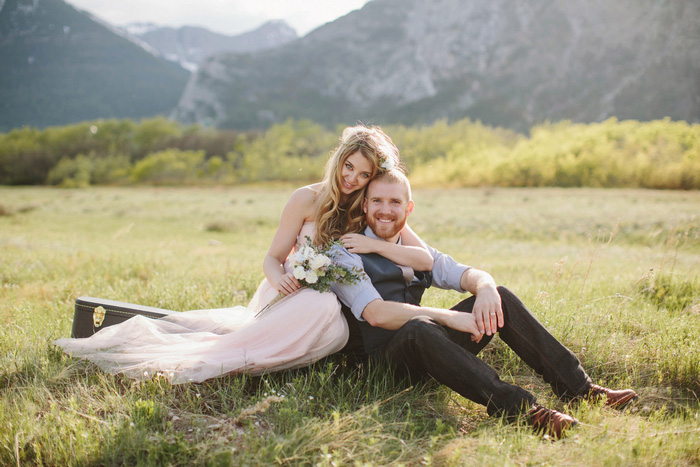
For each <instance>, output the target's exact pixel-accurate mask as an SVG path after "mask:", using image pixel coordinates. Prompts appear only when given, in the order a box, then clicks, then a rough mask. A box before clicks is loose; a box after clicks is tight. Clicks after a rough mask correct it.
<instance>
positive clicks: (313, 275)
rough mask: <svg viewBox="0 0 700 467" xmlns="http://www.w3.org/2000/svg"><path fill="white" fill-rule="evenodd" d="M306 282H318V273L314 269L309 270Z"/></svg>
mask: <svg viewBox="0 0 700 467" xmlns="http://www.w3.org/2000/svg"><path fill="white" fill-rule="evenodd" d="M306 282H308V283H309V284H315V283H316V282H318V275H317V274H316V273H315V272H314V271H309V272H307V273H306Z"/></svg>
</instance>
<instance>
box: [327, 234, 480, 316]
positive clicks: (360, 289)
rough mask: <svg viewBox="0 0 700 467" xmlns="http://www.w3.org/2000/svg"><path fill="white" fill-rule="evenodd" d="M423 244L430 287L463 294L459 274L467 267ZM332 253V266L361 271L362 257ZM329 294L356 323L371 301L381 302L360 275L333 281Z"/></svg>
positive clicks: (340, 249) (338, 249) (366, 278)
mask: <svg viewBox="0 0 700 467" xmlns="http://www.w3.org/2000/svg"><path fill="white" fill-rule="evenodd" d="M366 233H367V236H370V237H373V238H378V237H376V236H375V235H374V232H372V231H371V230H370V229H369V227H368V228H367V231H366ZM423 245H424V246H425V247H426V248H427V249H428V251H429V252H430V254H431V255H432V256H433V270H432V271H431V272H432V276H433V281H432V285H434V286H435V287H438V288H441V289H448V290H456V291H458V292H460V293H464V292H465V290H463V289H462V286H461V281H462V274H464V272H465V271H467V270H469V269H470V268H471V266H466V265H464V264H461V263H458V262H457V261H455V260H454V258H452V257H451V256H449V255H446V254H444V253H441V252H439V251H438V250H436V249H435V248H433V247H431V246H428V245H426V244H425V243H423ZM332 253H333V256H334V261H335V262H336V264H338V265H340V266H343V267H346V268H348V269H349V270H353V269H355V270H360V271H363V272H364V265H363V263H362V258H361V257H360V256H359V255H357V254H355V253H350V252H349V251H347V250H346V249H345V248H343V247H340V246H338V247H336V248H334V249H333V251H332ZM331 291H332V292H333V293H334V294H335V295H336V296H337V297H338V299H339V300H340V301H341V302H342V303H343V304H345V305H346V306H347V307H349V308H350V310H351V311H352V314H353V315H355V317H356V318H357V319H358V320H360V321H364V319H363V318H362V312H363V311H364V310H365V307H366V306H367V305H369V304H370V303H371V302H373V301H374V300H382V296H381V295H379V292H377V289H375V288H374V285H372V281H371V280H370V278H369V276H368V275H367V274H362V275H361V277H360V279H359V280H358V281H356V282H355V283H354V284H340V283H337V282H333V283H332V284H331Z"/></svg>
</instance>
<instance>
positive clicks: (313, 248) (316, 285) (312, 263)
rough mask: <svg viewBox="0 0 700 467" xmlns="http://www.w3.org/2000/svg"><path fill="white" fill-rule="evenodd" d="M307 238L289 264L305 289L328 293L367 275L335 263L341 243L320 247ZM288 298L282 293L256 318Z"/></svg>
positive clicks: (291, 257) (299, 243)
mask: <svg viewBox="0 0 700 467" xmlns="http://www.w3.org/2000/svg"><path fill="white" fill-rule="evenodd" d="M305 238H306V241H307V243H305V244H303V245H302V244H301V242H297V246H296V251H295V252H294V254H293V255H292V256H290V257H289V263H290V265H291V266H292V268H293V269H292V273H293V274H294V277H296V278H297V280H298V281H299V282H301V284H302V286H303V287H308V288H309V289H313V290H316V291H318V292H328V291H330V290H331V284H332V283H333V282H338V283H341V284H354V283H355V282H357V281H358V280H359V279H360V277H361V276H363V275H364V274H365V273H364V271H362V270H360V269H357V268H352V269H348V268H346V267H344V266H340V265H339V264H337V263H335V262H334V256H333V253H332V251H333V249H335V248H337V247H341V248H342V244H341V243H340V242H338V241H335V242H330V243H328V244H327V245H323V246H318V245H314V244H313V243H311V239H310V238H309V237H308V236H307V237H305ZM288 296H289V295H284V294H283V293H282V292H280V293H279V294H278V295H277V297H275V298H274V299H272V301H271V302H270V303H268V304H267V305H266V306H265V307H264V308H263V309H262V310H260V311H259V312H258V313H257V314H256V315H255V316H260V315H261V314H263V313H264V312H265V311H267V310H268V309H269V308H270V307H271V306H272V305H274V304H275V303H277V302H279V301H280V300H282V299H283V298H285V297H288Z"/></svg>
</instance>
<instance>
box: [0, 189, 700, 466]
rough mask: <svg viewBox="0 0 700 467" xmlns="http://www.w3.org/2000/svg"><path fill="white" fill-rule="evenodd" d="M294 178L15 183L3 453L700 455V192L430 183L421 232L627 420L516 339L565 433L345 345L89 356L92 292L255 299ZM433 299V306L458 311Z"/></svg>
mask: <svg viewBox="0 0 700 467" xmlns="http://www.w3.org/2000/svg"><path fill="white" fill-rule="evenodd" d="M291 190H292V188H291V187H269V186H267V187H262V186H261V187H245V188H220V189H217V188H210V189H209V188H208V189H196V188H187V189H160V188H91V189H84V190H60V189H46V188H7V187H5V188H3V187H0V323H2V325H1V326H0V359H1V360H0V368H1V369H0V426H2V429H0V464H2V465H35V464H38V465H94V464H107V465H135V464H141V465H148V464H172V465H193V464H207V465H229V464H234V465H256V464H287V465H297V464H298V465H387V464H392V465H398V464H405V465H465V464H467V465H472V464H475V465H522V464H528V465H586V466H588V465H654V466H656V465H697V464H699V463H700V420H699V419H698V412H699V411H700V401H699V399H698V394H700V353H699V352H698V343H699V341H700V193H699V192H679V191H674V192H669V191H643V190H594V189H460V190H449V191H448V190H427V189H422V190H417V191H416V192H415V193H414V197H415V200H416V210H415V212H414V215H413V216H412V217H411V224H412V226H413V227H414V229H415V230H417V231H418V232H419V233H420V234H421V235H422V236H423V238H424V239H425V240H426V241H428V242H429V243H431V244H432V245H434V246H435V247H437V248H439V249H441V250H443V251H446V252H448V253H451V254H452V255H453V256H455V257H456V258H457V259H458V260H459V261H461V262H464V263H467V264H471V265H473V266H476V267H479V268H482V269H485V270H488V271H490V272H492V274H493V275H494V277H495V278H496V280H497V282H499V283H501V284H504V285H507V286H508V287H510V288H511V289H512V290H513V291H515V292H516V293H517V294H518V295H520V296H521V298H522V299H523V300H524V301H525V302H526V303H527V304H529V305H530V306H531V308H532V309H533V311H534V312H535V314H536V315H537V316H538V317H539V318H540V319H541V320H542V321H543V322H544V323H546V325H547V326H548V327H549V328H550V329H551V330H552V331H553V334H554V335H555V336H557V337H559V338H560V339H561V340H562V341H563V342H564V343H565V344H566V345H567V346H569V347H570V348H571V349H572V350H573V351H574V352H575V353H576V354H577V355H578V356H579V358H580V359H581V360H582V362H583V364H584V367H585V368H586V369H587V371H588V372H589V374H590V375H591V376H592V377H593V379H594V380H595V381H596V382H598V383H600V384H606V385H611V386H615V387H622V386H625V387H627V386H630V387H634V388H636V389H637V390H638V392H639V393H640V401H639V404H637V405H636V406H635V407H634V408H632V409H630V410H627V411H625V412H617V411H613V410H610V409H606V408H604V407H601V406H600V405H596V404H590V405H589V404H587V403H583V404H581V405H578V406H576V407H566V406H564V405H563V404H562V403H561V402H559V401H557V400H556V399H555V398H554V397H553V396H552V393H551V391H550V390H549V388H548V387H547V386H546V385H545V384H544V383H543V382H542V380H541V379H540V378H538V377H537V375H535V374H534V373H533V372H531V371H530V370H529V369H528V368H527V367H525V366H524V365H523V364H522V363H520V361H519V360H518V359H517V357H515V356H514V355H513V354H512V352H510V350H509V349H508V348H507V347H505V346H504V345H503V343H502V342H501V341H500V340H495V341H494V342H493V343H492V344H491V346H490V347H489V348H487V350H486V351H485V352H484V353H483V354H482V356H483V358H484V359H486V360H487V361H489V362H490V363H492V364H493V365H494V366H495V367H497V368H498V369H499V372H500V374H501V375H502V376H503V378H504V379H506V380H509V381H513V382H516V383H517V384H520V385H522V386H524V387H526V388H527V389H528V390H530V391H532V392H533V393H535V394H536V395H537V396H538V398H539V399H540V402H542V403H544V404H547V405H550V406H554V407H557V408H560V409H562V410H567V411H568V412H570V413H572V414H573V415H575V416H576V417H577V418H578V419H579V420H580V421H581V426H580V427H578V428H577V429H576V430H575V431H573V432H572V433H571V435H570V436H569V437H567V438H566V439H564V440H562V441H558V442H550V441H548V440H546V439H543V438H542V437H539V436H535V435H533V434H532V433H531V431H530V430H529V428H528V427H527V426H526V425H525V424H523V423H515V424H509V423H506V422H505V421H503V420H500V419H491V418H489V417H488V416H487V415H486V412H485V410H484V408H483V407H480V406H477V405H475V404H473V403H471V402H469V401H467V400H465V399H463V398H461V397H460V396H458V395H457V394H455V393H452V392H451V391H448V390H446V389H445V388H443V387H440V386H438V385H433V384H426V385H423V386H418V387H410V388H406V387H404V386H401V385H399V384H396V383H394V382H393V381H392V380H391V378H390V377H389V376H388V375H387V373H386V371H385V370H384V369H383V368H381V367H373V366H371V365H362V366H359V367H357V366H354V365H350V364H347V362H344V361H343V360H342V359H341V358H338V357H331V358H328V359H326V360H323V361H321V362H318V363H317V364H316V365H314V366H313V367H310V368H306V369H301V370H295V371H287V372H281V373H278V374H271V375H268V376H265V377H260V378H250V377H246V376H227V377H223V378H219V379H216V380H212V381H209V382H205V383H203V384H189V385H181V386H170V385H169V384H168V383H167V382H166V381H163V380H159V379H156V380H153V381H149V382H146V383H136V382H132V381H130V380H127V379H125V378H121V377H115V376H111V375H106V374H104V373H102V372H100V371H99V370H96V369H95V368H94V367H92V366H91V365H90V364H86V363H85V362H82V361H77V360H72V359H70V358H68V357H66V356H65V355H63V354H62V353H61V352H59V351H57V350H56V348H55V347H54V346H53V345H52V344H51V342H52V341H53V340H54V339H56V338H59V337H66V336H68V335H69V334H70V328H71V318H72V314H73V303H74V300H75V298H76V297H78V296H81V295H90V296H97V297H103V298H110V299H114V300H122V301H130V302H135V303H140V304H144V305H150V306H156V307H162V308H169V309H173V310H187V309H195V308H217V307H225V306H232V305H238V304H245V303H247V301H248V300H249V298H250V297H251V296H252V294H253V292H254V290H255V288H256V287H257V284H258V283H259V281H260V280H261V279H262V277H263V275H262V270H261V263H262V259H263V256H264V254H265V252H266V251H267V247H268V243H269V242H270V240H271V238H272V235H273V233H274V229H275V227H276V224H277V220H278V217H279V214H280V212H281V209H282V207H283V205H284V202H285V201H286V198H287V197H288V196H289V194H290V193H291ZM459 299H460V297H459V295H458V294H457V293H455V292H445V291H439V290H429V291H428V293H427V294H426V298H425V300H424V304H426V305H433V306H451V305H452V304H454V303H456V302H457V301H458V300H459Z"/></svg>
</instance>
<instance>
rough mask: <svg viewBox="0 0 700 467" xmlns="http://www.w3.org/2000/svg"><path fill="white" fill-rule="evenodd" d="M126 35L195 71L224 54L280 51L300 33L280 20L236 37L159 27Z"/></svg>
mask: <svg viewBox="0 0 700 467" xmlns="http://www.w3.org/2000/svg"><path fill="white" fill-rule="evenodd" d="M126 29H127V31H128V32H129V33H131V34H132V35H134V36H136V37H138V38H139V39H141V40H142V41H144V42H145V43H147V44H148V45H150V46H151V47H153V48H154V49H155V50H157V51H158V52H159V53H160V54H161V55H163V56H164V57H165V58H167V59H168V60H170V61H173V62H177V63H179V64H180V65H181V66H182V67H184V68H186V69H188V70H190V71H195V70H196V69H197V64H198V63H199V62H201V61H202V60H204V59H205V58H207V57H209V56H211V55H215V54H218V53H222V52H232V53H248V52H257V51H260V50H265V49H271V48H275V47H279V46H281V45H284V44H286V43H288V42H291V41H293V40H294V39H296V38H297V33H296V31H294V29H292V28H291V27H290V26H289V25H288V24H287V23H285V22H284V21H281V20H276V21H269V22H267V23H265V24H263V25H262V26H260V27H258V28H256V29H254V30H252V31H249V32H246V33H243V34H239V35H236V36H227V35H224V34H217V33H215V32H211V31H209V30H207V29H204V28H199V27H191V26H184V27H180V28H170V27H157V26H153V25H148V24H132V25H130V26H127V28H126Z"/></svg>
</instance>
